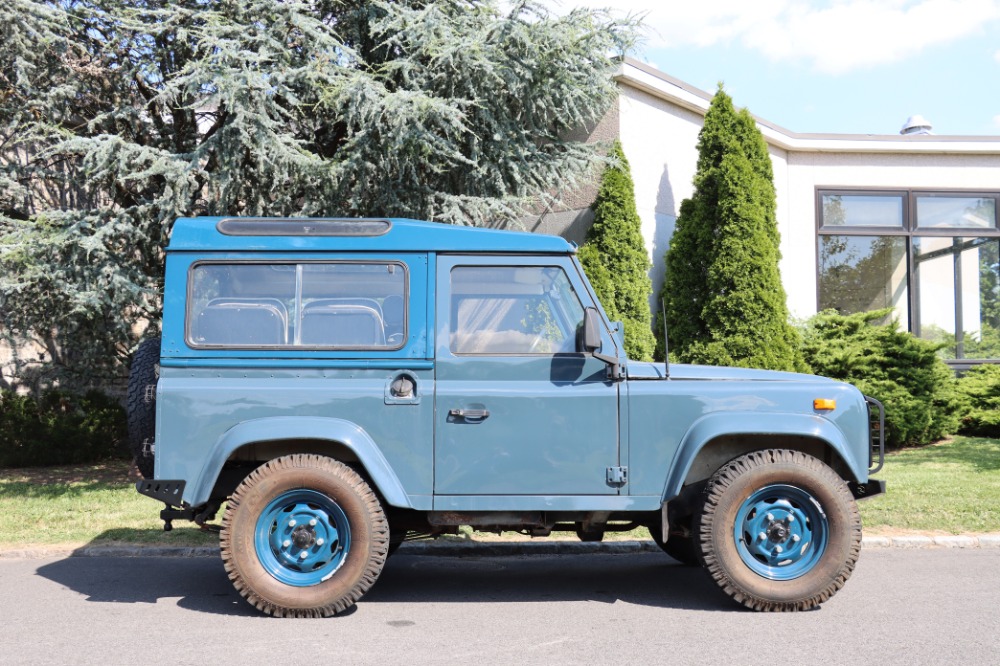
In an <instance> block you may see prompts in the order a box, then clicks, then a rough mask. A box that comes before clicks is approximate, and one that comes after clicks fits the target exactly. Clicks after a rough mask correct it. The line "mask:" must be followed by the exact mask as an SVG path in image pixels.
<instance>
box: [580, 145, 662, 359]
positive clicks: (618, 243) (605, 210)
mask: <svg viewBox="0 0 1000 666" xmlns="http://www.w3.org/2000/svg"><path fill="white" fill-rule="evenodd" d="M610 157H611V159H612V162H611V163H610V164H609V165H608V166H607V167H606V168H605V170H604V174H603V175H602V176H601V187H600V190H599V191H598V193H597V199H596V200H595V201H594V204H593V206H592V208H593V210H594V224H593V226H591V228H590V230H589V231H588V232H587V242H586V244H585V245H584V249H583V250H582V251H581V252H580V261H581V263H582V264H583V268H584V270H585V271H586V273H587V277H588V278H589V279H590V282H591V285H592V286H593V287H594V290H595V291H596V292H597V296H598V298H599V299H600V300H601V304H602V305H603V306H604V309H605V311H606V312H607V315H608V316H609V317H610V318H611V319H612V320H620V321H622V323H623V324H624V325H625V351H626V352H627V353H628V356H629V358H633V359H636V360H641V361H651V360H653V348H654V346H655V342H654V340H653V331H652V329H651V328H650V318H651V315H650V311H649V295H650V294H651V293H652V291H653V286H652V283H651V282H650V280H649V267H650V261H649V255H648V254H646V245H645V241H644V240H643V238H642V222H641V220H640V219H639V213H638V211H637V210H636V207H635V184H634V183H633V182H632V172H631V170H630V169H629V164H628V160H626V159H625V153H624V151H623V150H622V147H621V143H619V142H617V141H616V142H615V143H614V146H613V147H612V149H611V155H610Z"/></svg>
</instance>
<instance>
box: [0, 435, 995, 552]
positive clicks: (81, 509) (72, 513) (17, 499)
mask: <svg viewBox="0 0 1000 666" xmlns="http://www.w3.org/2000/svg"><path fill="white" fill-rule="evenodd" d="M878 477H879V478H883V479H885V480H886V482H887V484H888V488H889V491H888V493H887V494H886V495H884V496H881V497H876V498H873V499H869V500H865V501H863V502H860V507H861V515H862V519H863V521H864V527H865V531H866V534H894V533H908V532H930V533H934V534H977V533H990V532H992V533H998V532H1000V440H996V439H985V438H973V437H956V438H955V439H954V440H947V441H943V442H940V443H938V444H935V445H933V446H928V447H923V448H918V449H906V450H903V451H898V452H895V453H891V454H889V456H888V457H887V460H886V465H885V469H884V470H883V471H882V472H881V473H880V474H879V475H878ZM133 484H134V480H133V479H130V478H129V465H128V463H127V462H124V461H120V460H116V461H110V462H107V463H101V464H97V465H77V466H73V467H50V468H32V469H0V549H23V548H36V547H41V548H45V547H59V548H66V547H75V546H83V545H113V544H152V545H158V546H210V545H214V544H216V543H218V536H217V535H216V534H212V533H207V532H203V531H201V530H199V529H198V528H197V527H195V526H193V523H186V522H183V521H178V522H177V523H175V527H174V529H173V531H171V532H164V531H163V523H162V521H160V519H159V512H160V509H161V508H162V506H161V505H159V504H157V503H156V502H155V501H154V500H151V499H149V498H147V497H142V496H141V495H139V494H138V493H136V491H135V488H134V487H133ZM461 536H462V537H464V538H470V537H472V538H477V539H478V538H482V539H488V540H496V539H501V540H506V539H518V538H524V537H520V536H517V535H506V534H505V535H504V536H503V537H497V536H496V535H492V536H491V535H485V534H482V535H481V534H478V533H477V534H475V535H473V534H472V533H471V531H469V530H467V529H466V530H463V532H462V535H461ZM556 536H558V537H560V538H573V535H571V534H568V533H559V534H558V535H556ZM606 538H607V539H609V540H610V539H616V540H618V539H646V538H649V537H648V533H647V532H646V530H645V529H644V528H642V529H637V530H632V531H630V532H622V533H609V534H608V535H607V537H606Z"/></svg>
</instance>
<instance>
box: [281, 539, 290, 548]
mask: <svg viewBox="0 0 1000 666" xmlns="http://www.w3.org/2000/svg"><path fill="white" fill-rule="evenodd" d="M281 545H282V546H284V547H285V548H288V547H289V546H291V545H292V542H291V541H289V540H288V539H285V540H284V541H282V542H281Z"/></svg>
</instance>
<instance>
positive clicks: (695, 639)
mask: <svg viewBox="0 0 1000 666" xmlns="http://www.w3.org/2000/svg"><path fill="white" fill-rule="evenodd" d="M0 609H2V618H0V663H3V664H129V665H141V664H199V665H204V664H289V665H292V664H294V665H308V664H333V665H337V666H339V665H341V664H407V663H414V664H425V663H426V664H435V663H440V664H445V663H447V664H450V665H455V664H475V665H476V666H479V665H481V664H522V663H528V664H536V663H537V664H630V663H662V664H741V665H743V664H762V665H763V664H766V665H768V666H791V665H800V664H823V665H824V666H826V665H830V664H851V665H856V664H869V663H871V664H908V665H909V664H942V663H949V662H951V663H974V664H1000V551H998V550H964V551H956V550H950V549H943V548H942V549H930V550H915V551H908V550H898V549H893V550H866V551H865V552H863V553H862V557H861V561H860V563H859V565H858V568H857V570H856V572H855V574H854V576H853V578H852V579H851V580H850V581H849V583H848V584H847V586H846V587H845V588H844V590H842V591H841V592H840V593H839V594H838V595H837V596H836V597H834V598H833V599H832V600H831V601H829V602H828V603H827V604H824V605H823V607H822V608H821V609H819V610H817V611H811V612H805V613H795V614H784V615H776V614H756V613H751V612H748V611H744V610H742V609H740V608H739V607H737V606H736V605H734V604H732V603H731V602H729V601H728V600H727V599H725V598H724V597H723V596H722V595H721V593H720V592H718V590H717V589H716V588H715V586H714V584H713V583H712V582H711V581H710V580H709V579H708V577H707V576H706V575H705V574H704V573H703V572H702V571H701V570H698V569H689V568H685V567H681V566H679V565H677V564H675V563H673V561H672V560H670V559H669V558H667V557H666V556H665V555H663V554H661V553H634V554H583V555H563V556H547V555H533V556H517V557H484V558H478V557H464V558H457V557H440V556H423V555H420V556H417V555H409V554H405V553H400V554H399V555H397V556H396V557H394V558H393V559H391V560H390V561H389V563H388V565H387V566H386V569H385V571H384V572H383V575H382V578H381V579H380V580H379V582H378V584H377V585H376V586H375V588H374V589H373V590H372V592H371V593H370V594H369V595H368V596H367V597H366V598H365V599H363V600H362V601H361V603H360V604H359V605H358V606H357V607H355V609H353V610H352V611H351V612H349V613H348V614H346V615H344V616H341V617H338V618H332V619H327V620H276V619H272V618H266V617H262V616H259V615H257V614H256V613H255V612H254V611H253V610H252V609H251V608H249V607H248V606H247V605H246V604H245V603H244V602H243V601H242V600H241V599H240V598H239V597H238V595H237V594H236V593H235V592H234V590H233V588H232V587H231V586H230V584H229V581H228V579H227V578H226V576H225V572H224V571H223V569H222V564H221V563H220V562H219V561H218V560H217V559H214V558H200V557H199V558H112V557H71V558H64V559H48V560H32V559H0Z"/></svg>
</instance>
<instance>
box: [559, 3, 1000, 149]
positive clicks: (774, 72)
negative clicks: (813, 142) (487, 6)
mask: <svg viewBox="0 0 1000 666" xmlns="http://www.w3.org/2000/svg"><path fill="white" fill-rule="evenodd" d="M560 4H561V5H563V6H564V7H565V6H566V5H577V6H579V5H585V6H591V7H608V6H611V7H613V8H614V9H613V11H615V12H619V13H632V14H645V18H644V24H645V26H646V37H645V42H644V44H643V45H642V46H641V47H640V48H639V50H638V51H637V52H636V53H633V54H632V56H633V57H634V58H636V59H637V60H641V61H644V62H646V63H648V64H650V65H652V66H654V67H656V68H657V69H659V70H660V71H662V72H665V73H667V74H669V75H671V76H674V77H676V78H678V79H681V80H682V81H685V82H686V83H689V84H691V85H693V86H695V87H697V88H701V89H702V90H705V91H708V92H710V93H711V92H714V91H715V89H716V86H717V85H718V83H719V82H722V83H723V84H724V86H725V89H726V91H727V92H728V93H729V94H730V95H731V96H732V97H733V101H734V102H735V103H736V104H737V105H738V106H746V107H748V108H749V109H750V111H751V112H752V113H754V114H756V115H757V116H759V117H761V118H763V119H765V120H768V121H770V122H772V123H775V124H777V125H780V126H782V127H784V128H785V129H788V130H791V131H793V132H800V133H836V134H898V133H899V131H900V129H901V128H902V126H903V124H904V123H905V122H906V120H907V118H908V117H910V116H912V115H915V114H920V115H922V116H923V117H924V118H926V119H927V120H929V121H930V123H931V124H932V125H933V132H934V133H935V134H941V135H971V136H986V135H1000V0H699V1H697V2H688V1H679V0H613V2H611V1H609V0H603V1H602V0H562V1H561V2H560Z"/></svg>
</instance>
